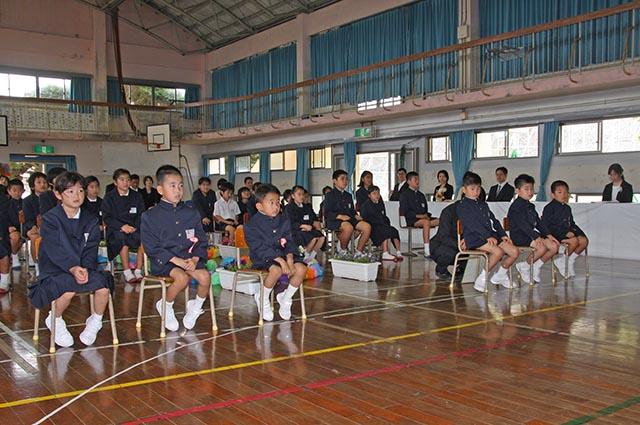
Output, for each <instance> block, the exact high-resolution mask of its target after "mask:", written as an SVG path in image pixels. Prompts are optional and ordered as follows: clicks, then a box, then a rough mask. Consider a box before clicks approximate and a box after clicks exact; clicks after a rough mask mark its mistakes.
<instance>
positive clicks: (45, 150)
mask: <svg viewBox="0 0 640 425" xmlns="http://www.w3.org/2000/svg"><path fill="white" fill-rule="evenodd" d="M54 151H55V149H54V148H53V146H45V145H38V146H34V147H33V153H53V152H54Z"/></svg>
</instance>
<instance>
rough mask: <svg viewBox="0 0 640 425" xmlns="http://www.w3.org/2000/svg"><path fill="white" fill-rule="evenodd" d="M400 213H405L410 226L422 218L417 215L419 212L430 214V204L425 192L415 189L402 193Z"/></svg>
mask: <svg viewBox="0 0 640 425" xmlns="http://www.w3.org/2000/svg"><path fill="white" fill-rule="evenodd" d="M400 214H401V215H404V218H405V220H406V221H407V225H408V226H412V225H413V224H414V223H415V222H416V221H418V220H420V219H419V218H417V217H416V215H417V214H429V204H428V203H427V198H426V197H425V196H424V193H422V192H420V191H419V190H413V189H408V190H406V191H404V192H403V193H402V195H400ZM429 216H431V214H429Z"/></svg>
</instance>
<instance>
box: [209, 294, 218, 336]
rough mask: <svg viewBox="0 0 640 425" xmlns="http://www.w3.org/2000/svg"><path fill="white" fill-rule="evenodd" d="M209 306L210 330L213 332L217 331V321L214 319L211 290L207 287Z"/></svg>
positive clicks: (214, 307) (214, 309)
mask: <svg viewBox="0 0 640 425" xmlns="http://www.w3.org/2000/svg"><path fill="white" fill-rule="evenodd" d="M209 308H210V309H211V330H212V331H213V332H214V333H215V332H217V331H218V322H217V321H216V306H215V304H214V301H213V291H212V290H211V288H209Z"/></svg>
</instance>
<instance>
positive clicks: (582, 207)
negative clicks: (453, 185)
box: [386, 202, 640, 260]
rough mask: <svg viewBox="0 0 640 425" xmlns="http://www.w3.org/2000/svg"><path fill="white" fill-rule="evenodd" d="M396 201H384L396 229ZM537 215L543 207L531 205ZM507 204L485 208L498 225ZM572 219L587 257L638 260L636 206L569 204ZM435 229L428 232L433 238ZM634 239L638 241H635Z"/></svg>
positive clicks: (433, 206)
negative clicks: (581, 232) (585, 242)
mask: <svg viewBox="0 0 640 425" xmlns="http://www.w3.org/2000/svg"><path fill="white" fill-rule="evenodd" d="M398 204H399V203H398V202H387V203H386V206H387V214H388V215H389V218H390V219H391V223H392V224H393V225H394V226H396V227H398V229H400V226H399V217H398ZM534 204H535V206H536V209H537V210H538V213H539V214H542V209H543V208H544V206H545V205H546V204H547V203H546V202H534ZM448 205H449V203H447V202H429V212H430V213H431V214H433V216H434V217H439V216H440V212H441V211H442V210H443V209H444V208H446V207H447V206H448ZM510 205H511V204H510V203H508V202H490V203H489V207H490V208H491V211H493V213H494V214H495V216H496V218H497V219H498V220H499V221H500V222H502V219H503V218H504V217H506V216H507V211H508V210H509V206H510ZM571 209H572V211H573V218H574V220H575V222H576V223H577V224H578V226H580V228H581V229H582V230H584V232H585V233H586V234H587V237H588V238H589V255H593V256H595V257H606V258H621V259H626V260H640V204H636V203H632V204H618V203H601V202H598V203H592V204H571ZM435 232H436V229H432V230H431V235H432V236H433V235H435ZM400 238H401V239H402V241H403V242H406V241H407V232H406V231H403V230H400ZM636 238H638V239H636ZM413 239H414V241H413V244H414V246H419V245H420V244H421V242H422V236H421V234H420V233H419V232H416V231H414V232H413Z"/></svg>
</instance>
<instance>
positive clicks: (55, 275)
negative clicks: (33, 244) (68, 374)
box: [29, 172, 113, 347]
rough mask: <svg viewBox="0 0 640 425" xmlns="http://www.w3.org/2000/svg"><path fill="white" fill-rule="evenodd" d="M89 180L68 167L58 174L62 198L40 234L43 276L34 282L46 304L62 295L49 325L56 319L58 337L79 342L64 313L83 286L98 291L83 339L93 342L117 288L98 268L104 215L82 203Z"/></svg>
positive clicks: (37, 299)
mask: <svg viewBox="0 0 640 425" xmlns="http://www.w3.org/2000/svg"><path fill="white" fill-rule="evenodd" d="M85 186H86V181H85V179H84V177H82V176H81V175H80V174H78V173H74V172H65V173H63V174H61V175H59V176H57V178H56V181H55V187H54V193H55V196H56V198H57V199H58V200H59V201H61V202H60V204H59V205H57V206H55V207H53V208H52V209H51V210H49V212H47V213H46V214H44V215H43V216H42V226H41V228H40V234H41V235H42V242H41V243H40V255H39V259H38V262H39V264H40V276H39V280H38V284H37V285H34V286H32V287H30V288H29V297H30V298H31V303H32V304H33V306H34V307H36V308H40V309H41V308H44V307H46V306H47V305H48V304H50V303H51V302H52V301H57V309H56V317H55V318H54V317H51V313H49V316H48V317H47V318H46V319H45V324H46V325H47V328H49V329H51V321H52V320H55V321H56V322H55V323H56V335H55V337H56V338H55V343H56V344H57V345H60V346H62V347H69V346H71V345H73V337H72V336H71V334H70V333H69V331H68V330H67V327H66V324H65V322H64V319H63V318H62V313H63V312H64V311H65V309H66V308H67V306H68V305H69V303H70V302H71V299H72V298H73V296H74V295H75V293H77V292H93V293H94V313H93V314H91V316H89V318H87V320H86V327H85V329H84V331H82V333H81V334H80V341H82V342H83V343H84V344H85V345H92V344H93V343H94V342H95V340H96V336H97V335H98V332H99V331H100V329H101V328H102V317H103V314H104V311H105V309H106V307H107V303H108V302H109V292H110V291H111V292H113V277H112V276H111V274H110V273H108V272H104V271H100V270H97V268H98V244H99V243H100V228H99V225H98V219H97V218H96V217H95V216H94V215H92V214H89V213H87V212H86V211H84V210H82V209H81V206H82V203H83V202H84V188H85Z"/></svg>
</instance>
